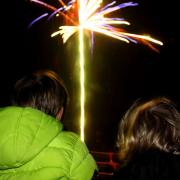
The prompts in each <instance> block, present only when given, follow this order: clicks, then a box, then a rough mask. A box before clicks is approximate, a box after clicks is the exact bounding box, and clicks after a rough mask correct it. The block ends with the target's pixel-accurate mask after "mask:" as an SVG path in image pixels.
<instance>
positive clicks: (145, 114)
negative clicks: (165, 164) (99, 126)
mask: <svg viewBox="0 0 180 180" xmlns="http://www.w3.org/2000/svg"><path fill="white" fill-rule="evenodd" d="M117 145H118V146H119V156H120V159H121V160H123V161H128V160H129V158H130V157H131V156H132V155H133V154H134V153H135V152H143V151H147V150H151V149H152V150H160V151H164V152H170V153H173V154H179V153H180V114H179V112H178V110H177V109H176V107H175V104H174V103H173V102H172V101H171V100H169V99H167V98H165V97H157V98H153V99H151V100H149V101H140V100H139V101H136V102H135V103H134V104H133V105H132V106H131V107H130V109H129V110H128V111H127V112H126V114H125V116H124V117H123V118H122V119H121V121H120V123H119V131H118V141H117Z"/></svg>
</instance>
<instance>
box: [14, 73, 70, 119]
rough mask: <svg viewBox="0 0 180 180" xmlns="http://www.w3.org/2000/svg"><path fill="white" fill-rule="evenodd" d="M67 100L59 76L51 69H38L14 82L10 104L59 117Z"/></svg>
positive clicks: (66, 94)
mask: <svg viewBox="0 0 180 180" xmlns="http://www.w3.org/2000/svg"><path fill="white" fill-rule="evenodd" d="M67 100H68V93H67V90H66V87H65V85H64V83H63V80H62V79H61V78H60V76H59V75H58V74H56V73H55V72H54V71H51V70H40V71H37V72H34V73H32V74H29V75H27V76H25V77H23V78H22V79H20V80H18V81H17V82H16V84H15V88H14V98H13V101H12V104H13V105H17V106H23V107H32V108H36V109H38V110H41V111H43V112H45V113H46V114H49V115H51V116H54V117H56V118H58V119H60V118H61V116H62V115H63V112H64V110H65V109H66V105H67Z"/></svg>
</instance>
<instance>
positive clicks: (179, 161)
mask: <svg viewBox="0 0 180 180" xmlns="http://www.w3.org/2000/svg"><path fill="white" fill-rule="evenodd" d="M179 168H180V156H179V155H174V154H170V153H165V152H160V151H148V152H144V153H137V154H135V155H134V157H133V158H132V159H131V161H129V163H128V164H127V165H126V166H124V167H122V168H120V169H119V170H118V171H117V172H115V177H116V178H119V177H126V179H127V180H131V179H134V180H136V179H138V180H144V179H146V180H156V179H167V178H169V179H171V178H172V177H173V176H177V177H179V176H180V171H179ZM116 178H115V179H116ZM175 179H176V178H175Z"/></svg>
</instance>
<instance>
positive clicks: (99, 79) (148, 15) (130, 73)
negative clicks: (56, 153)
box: [0, 0, 180, 151]
mask: <svg viewBox="0 0 180 180" xmlns="http://www.w3.org/2000/svg"><path fill="white" fill-rule="evenodd" d="M47 2H49V3H51V2H52V1H50V0H48V1H47ZM53 2H54V1H53ZM65 2H66V1H65ZM104 2H105V3H106V2H107V3H108V2H111V1H109V0H104ZM117 2H127V1H124V0H121V1H120V0H118V1H117ZM134 2H138V3H139V5H138V6H136V7H128V8H124V9H122V10H120V11H117V12H116V13H114V14H112V16H113V17H114V16H116V17H124V18H125V19H126V20H128V21H129V22H130V23H131V25H130V26H129V27H127V28H126V27H125V29H127V30H128V32H131V33H137V34H150V35H151V36H152V37H154V38H157V39H159V40H161V41H163V43H164V46H163V47H160V46H156V45H155V47H156V48H158V49H159V53H157V52H155V51H153V50H151V49H150V48H148V47H147V46H144V45H142V44H133V43H130V44H127V43H124V42H122V41H118V40H115V39H112V38H109V37H106V36H104V35H100V34H95V42H94V43H95V44H94V50H93V53H91V50H90V48H89V45H88V43H87V44H86V46H87V47H86V66H85V69H86V83H85V88H86V106H85V108H86V127H85V136H86V142H87V144H88V146H89V147H90V148H91V149H96V150H102V151H106V150H112V149H113V148H114V142H115V137H116V133H117V126H118V121H119V120H120V118H121V117H122V115H123V114H124V112H125V111H126V110H127V108H128V107H129V106H130V105H131V104H132V102H133V101H135V100H136V99H138V98H149V97H153V96H168V97H170V98H171V99H173V100H175V101H176V102H177V103H180V95H179V90H180V88H179V77H180V76H179V75H180V71H179V60H180V58H179V51H180V47H179V43H178V40H177V39H178V37H177V36H178V32H177V29H178V28H177V26H178V21H179V19H178V16H177V13H178V11H177V4H176V1H175V0H171V1H164V0H138V1H134ZM45 10H46V9H44V8H42V7H39V6H37V5H35V4H31V3H29V2H28V1H25V0H13V2H11V1H6V2H3V3H2V4H1V12H2V15H1V17H2V23H1V30H2V33H1V71H0V73H1V74H0V77H1V79H0V80H1V94H0V105H1V106H5V105H8V101H9V97H10V96H9V94H10V92H11V89H12V86H13V84H14V82H15V81H16V80H17V79H18V78H20V77H21V76H23V75H24V74H25V73H27V72H31V71H34V70H37V69H43V68H46V69H47V68H48V69H52V70H55V71H56V72H57V73H59V74H60V76H61V77H62V78H63V79H64V81H65V83H66V84H67V87H68V90H69V93H70V100H71V101H70V105H69V111H68V114H67V116H66V118H67V119H66V126H67V127H68V128H70V129H72V130H75V131H76V132H78V129H79V111H80V107H79V82H78V78H79V74H78V73H79V72H78V70H77V69H78V55H77V48H78V46H77V35H75V36H73V37H72V38H71V39H69V41H68V42H67V43H66V44H65V45H63V43H62V39H61V37H60V36H59V37H55V38H51V37H50V34H51V33H52V32H54V31H55V30H56V29H57V28H58V26H59V24H63V19H60V21H59V22H57V20H56V21H55V20H52V21H50V22H48V21H46V19H44V20H42V21H39V22H38V23H36V24H35V25H34V26H32V27H31V28H30V29H27V27H28V25H29V24H30V22H31V21H32V20H33V19H35V18H36V17H38V16H39V15H41V14H42V13H44V12H46V11H45ZM87 42H88V41H87Z"/></svg>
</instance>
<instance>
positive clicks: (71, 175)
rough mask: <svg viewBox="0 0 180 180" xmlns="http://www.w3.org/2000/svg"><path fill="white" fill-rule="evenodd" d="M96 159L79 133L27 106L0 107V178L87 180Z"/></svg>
mask: <svg viewBox="0 0 180 180" xmlns="http://www.w3.org/2000/svg"><path fill="white" fill-rule="evenodd" d="M95 169H97V166H96V163H95V160H94V159H93V157H92V156H91V154H90V153H89V151H88V149H87V147H86V145H85V144H84V143H83V142H82V141H81V140H80V138H79V136H78V135H76V134H74V133H72V132H68V131H63V125H62V124H61V123H60V122H58V121H57V120H56V119H55V118H53V117H51V116H49V115H47V114H45V113H43V112H41V111H39V110H36V109H33V108H29V107H25V108H22V107H5V108H0V180H6V179H8V180H50V179H51V180H53V179H54V180H55V179H59V180H90V179H91V178H92V176H93V173H94V171H95Z"/></svg>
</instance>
